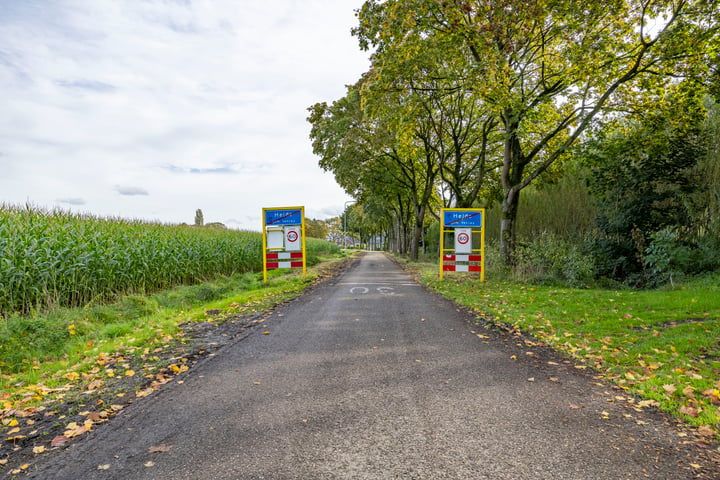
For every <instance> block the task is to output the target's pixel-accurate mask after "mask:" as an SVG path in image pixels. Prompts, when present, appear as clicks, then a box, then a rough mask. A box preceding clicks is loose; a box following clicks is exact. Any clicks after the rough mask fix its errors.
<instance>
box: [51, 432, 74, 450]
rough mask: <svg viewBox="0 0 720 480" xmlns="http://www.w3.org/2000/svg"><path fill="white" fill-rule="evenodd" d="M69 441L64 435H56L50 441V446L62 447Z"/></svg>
mask: <svg viewBox="0 0 720 480" xmlns="http://www.w3.org/2000/svg"><path fill="white" fill-rule="evenodd" d="M69 441H70V439H69V438H68V437H66V436H65V435H58V436H57V437H55V438H53V439H52V442H50V446H51V447H53V448H57V447H62V446H63V445H65V444H66V443H68V442H69Z"/></svg>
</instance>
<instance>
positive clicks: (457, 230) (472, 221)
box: [440, 208, 485, 282]
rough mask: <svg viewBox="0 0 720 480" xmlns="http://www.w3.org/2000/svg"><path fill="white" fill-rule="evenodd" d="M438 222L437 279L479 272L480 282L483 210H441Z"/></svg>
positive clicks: (483, 274) (483, 236)
mask: <svg viewBox="0 0 720 480" xmlns="http://www.w3.org/2000/svg"><path fill="white" fill-rule="evenodd" d="M440 219H441V221H442V225H441V228H440V279H441V280H442V279H443V277H444V274H445V272H479V273H480V281H483V282H484V281H485V209H484V208H443V209H442V211H441V212H440ZM446 236H447V237H450V236H452V240H450V239H448V242H447V244H448V245H447V247H446V241H445V240H446ZM450 246H452V248H449V247H450Z"/></svg>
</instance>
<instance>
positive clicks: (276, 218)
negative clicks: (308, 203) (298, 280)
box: [262, 207, 307, 283]
mask: <svg viewBox="0 0 720 480" xmlns="http://www.w3.org/2000/svg"><path fill="white" fill-rule="evenodd" d="M262 219H263V228H262V246H263V281H264V282H265V283H267V272H268V270H275V269H279V268H302V272H303V276H304V275H305V274H306V270H307V264H306V258H307V255H306V253H305V207H284V208H263V215H262Z"/></svg>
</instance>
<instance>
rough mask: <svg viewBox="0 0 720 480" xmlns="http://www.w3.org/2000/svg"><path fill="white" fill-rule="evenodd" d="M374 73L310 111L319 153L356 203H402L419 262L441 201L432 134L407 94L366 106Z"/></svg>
mask: <svg viewBox="0 0 720 480" xmlns="http://www.w3.org/2000/svg"><path fill="white" fill-rule="evenodd" d="M372 74H373V72H369V73H368V74H366V75H365V76H364V77H363V79H361V80H360V81H359V82H358V84H357V85H354V86H352V87H349V88H348V94H347V95H346V96H345V97H343V98H341V99H340V100H338V101H336V102H334V103H333V104H332V105H330V106H328V105H327V104H326V103H318V104H316V105H314V106H312V107H311V108H310V109H309V110H310V112H311V114H310V116H309V118H308V121H309V122H310V123H311V124H312V125H313V127H312V129H311V133H310V137H311V138H312V139H313V150H314V152H315V153H316V154H317V155H319V156H320V162H319V163H320V166H321V167H322V168H324V169H325V170H329V171H332V172H333V173H334V174H335V179H336V180H337V182H338V183H339V184H340V185H341V186H342V187H343V188H345V190H346V192H348V193H349V194H350V195H352V196H353V197H354V198H356V199H358V200H359V201H367V200H368V199H370V198H373V199H377V198H383V199H385V200H386V201H388V202H390V203H396V207H397V208H396V209H395V210H396V213H397V215H396V219H397V220H399V221H400V222H401V225H400V226H401V228H400V229H399V231H398V235H399V236H402V237H403V238H407V235H406V233H407V227H408V225H407V221H408V219H412V220H411V221H412V226H411V227H410V230H412V240H411V241H410V255H411V257H412V258H414V259H417V258H418V255H419V244H420V240H421V238H422V233H423V228H424V222H425V216H426V214H427V210H428V206H429V205H430V204H431V203H432V201H433V200H434V199H435V198H436V197H437V191H436V189H435V185H436V179H437V176H438V172H439V166H438V163H437V157H436V154H435V151H434V150H433V149H431V148H429V146H428V143H429V142H430V141H431V140H430V137H431V135H432V131H431V128H430V126H429V125H428V123H427V122H425V121H424V120H425V119H426V117H425V116H423V115H421V113H422V112H421V111H418V109H417V104H416V103H413V102H410V101H408V98H407V95H408V92H407V91H403V90H393V91H387V92H384V95H383V96H382V101H380V100H379V99H378V97H372V99H373V101H372V102H367V104H366V105H363V101H364V100H365V99H363V98H362V96H361V90H362V88H363V86H364V84H365V82H366V81H367V78H369V77H370V76H372ZM401 245H404V242H402V243H401ZM401 251H403V250H402V249H401Z"/></svg>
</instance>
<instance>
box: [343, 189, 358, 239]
mask: <svg viewBox="0 0 720 480" xmlns="http://www.w3.org/2000/svg"><path fill="white" fill-rule="evenodd" d="M352 203H357V201H355V200H348V201H347V202H345V205H344V206H343V250H344V249H346V248H347V246H346V243H345V242H346V237H347V235H346V234H345V230H347V206H348V204H352Z"/></svg>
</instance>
